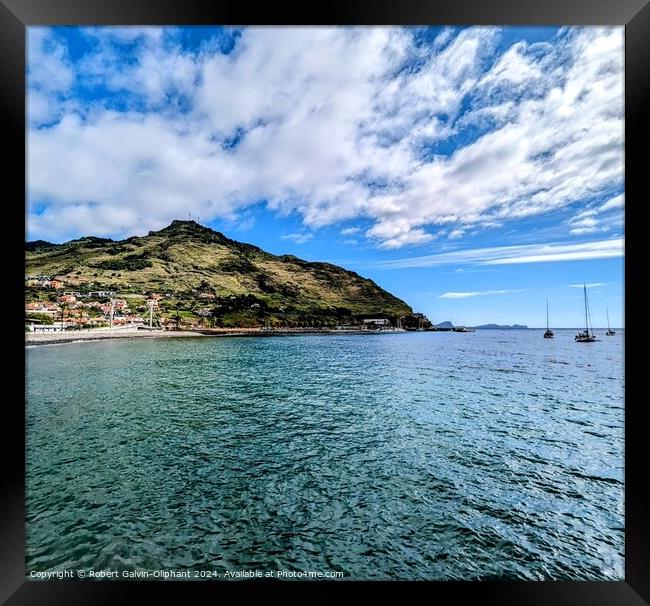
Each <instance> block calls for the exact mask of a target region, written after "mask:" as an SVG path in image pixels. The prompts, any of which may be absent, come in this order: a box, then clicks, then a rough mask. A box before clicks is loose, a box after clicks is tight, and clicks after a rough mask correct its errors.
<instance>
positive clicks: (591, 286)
mask: <svg viewBox="0 0 650 606" xmlns="http://www.w3.org/2000/svg"><path fill="white" fill-rule="evenodd" d="M584 286H586V287H587V288H596V287H597V286H605V282H587V284H569V287H570V288H583V287H584Z"/></svg>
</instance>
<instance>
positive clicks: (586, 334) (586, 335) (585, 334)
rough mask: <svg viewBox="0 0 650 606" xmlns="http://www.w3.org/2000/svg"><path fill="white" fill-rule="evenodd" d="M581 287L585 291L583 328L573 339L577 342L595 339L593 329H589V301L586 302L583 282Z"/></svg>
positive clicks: (587, 341)
mask: <svg viewBox="0 0 650 606" xmlns="http://www.w3.org/2000/svg"><path fill="white" fill-rule="evenodd" d="M583 288H584V291H585V329H584V330H583V331H582V332H579V333H578V334H577V335H576V336H575V340H576V341H577V342H578V343H593V342H594V341H596V340H597V339H596V337H595V336H594V331H593V329H591V331H590V330H589V303H588V302H587V285H586V284H584V285H583Z"/></svg>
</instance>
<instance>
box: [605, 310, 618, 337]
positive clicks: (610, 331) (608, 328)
mask: <svg viewBox="0 0 650 606" xmlns="http://www.w3.org/2000/svg"><path fill="white" fill-rule="evenodd" d="M605 334H606V335H607V336H608V337H613V336H614V335H615V334H616V331H615V330H612V329H611V328H610V327H609V309H608V310H607V332H606V333H605Z"/></svg>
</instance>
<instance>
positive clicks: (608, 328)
mask: <svg viewBox="0 0 650 606" xmlns="http://www.w3.org/2000/svg"><path fill="white" fill-rule="evenodd" d="M606 309H607V330H611V328H610V327H609V307H607V308H606Z"/></svg>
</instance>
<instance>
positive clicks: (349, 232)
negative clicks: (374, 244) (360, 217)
mask: <svg viewBox="0 0 650 606" xmlns="http://www.w3.org/2000/svg"><path fill="white" fill-rule="evenodd" d="M360 231H361V228H360V227H346V228H345V229H342V230H341V235H342V236H352V235H353V234H358V233H359V232H360Z"/></svg>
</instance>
